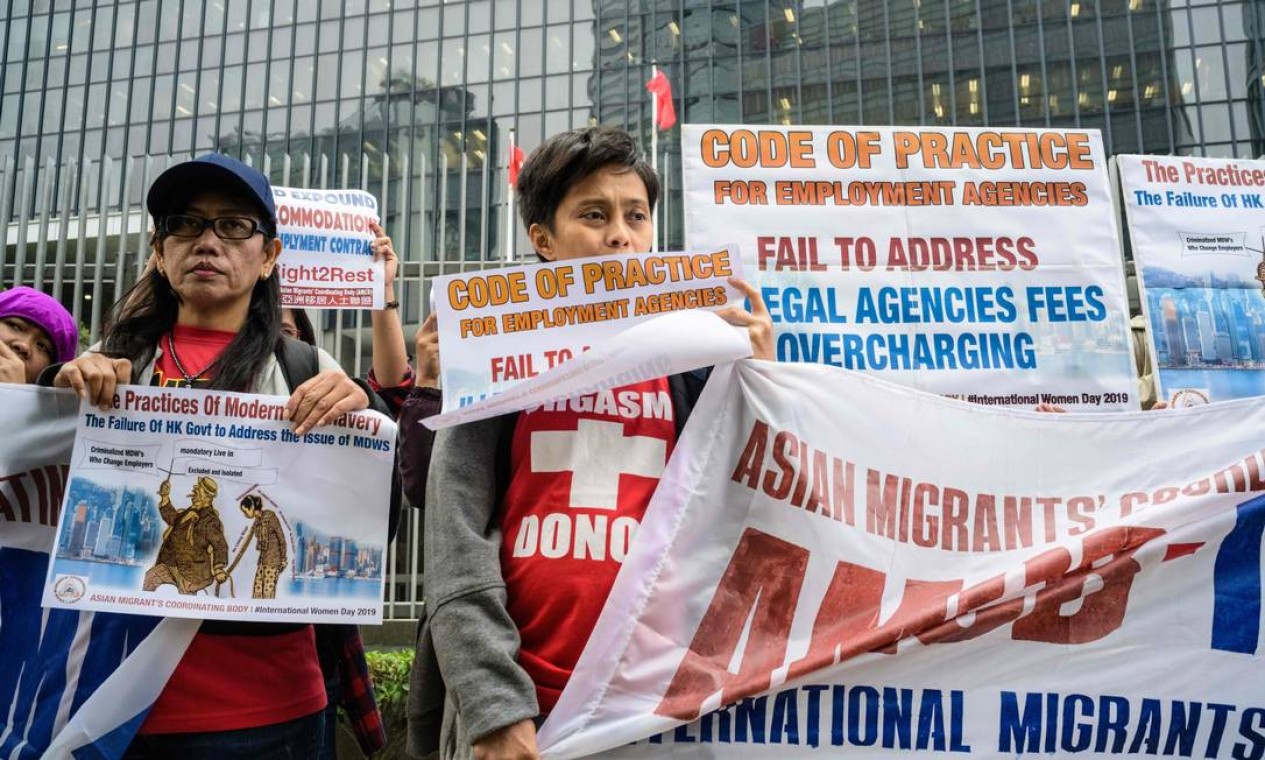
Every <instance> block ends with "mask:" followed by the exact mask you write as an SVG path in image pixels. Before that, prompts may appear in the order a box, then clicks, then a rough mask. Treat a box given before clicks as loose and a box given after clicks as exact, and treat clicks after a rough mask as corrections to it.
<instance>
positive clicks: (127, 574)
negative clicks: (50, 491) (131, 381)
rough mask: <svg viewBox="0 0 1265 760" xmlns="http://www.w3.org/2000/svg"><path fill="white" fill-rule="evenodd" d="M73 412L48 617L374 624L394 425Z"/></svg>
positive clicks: (367, 418)
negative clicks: (85, 613)
mask: <svg viewBox="0 0 1265 760" xmlns="http://www.w3.org/2000/svg"><path fill="white" fill-rule="evenodd" d="M116 404H117V405H116V406H115V408H114V409H113V410H112V411H110V412H106V413H102V412H100V411H99V410H97V409H95V408H94V407H90V406H86V405H85V406H84V407H82V408H81V410H80V414H79V421H78V426H77V429H76V438H75V450H74V454H73V457H72V459H71V469H70V473H69V479H68V481H67V486H66V495H65V499H64V502H63V506H62V510H61V514H62V518H61V521H60V523H59V530H58V534H57V542H56V549H55V551H56V554H55V557H54V559H53V562H52V565H51V567H50V568H49V573H48V580H47V585H46V588H45V592H44V603H45V604H47V605H49V606H55V607H68V608H72V609H92V610H111V611H122V612H137V613H145V614H151V615H164V616H174V617H196V618H216V619H224V620H274V621H282V620H284V621H296V622H334V621H340V622H367V623H371V622H378V621H380V620H381V618H382V588H383V585H382V584H383V563H384V560H385V557H386V539H387V520H388V507H389V502H390V489H391V467H392V466H393V450H394V441H395V425H394V423H392V422H391V421H390V420H388V419H386V418H385V417H383V416H382V415H380V414H377V413H374V412H354V413H350V414H346V415H343V416H342V417H340V418H339V419H338V421H336V422H335V423H334V424H332V425H329V426H327V427H323V428H320V429H317V430H313V431H310V432H308V433H305V434H304V435H303V436H302V437H299V436H296V435H294V433H293V431H292V429H291V428H292V426H291V423H289V422H287V421H284V420H283V419H282V411H283V409H284V404H285V399H284V398H282V397H275V396H255V395H249V394H239V393H224V392H214V391H190V390H188V389H168V388H146V387H133V386H127V387H123V388H121V389H120V391H119V393H118V394H117V395H116Z"/></svg>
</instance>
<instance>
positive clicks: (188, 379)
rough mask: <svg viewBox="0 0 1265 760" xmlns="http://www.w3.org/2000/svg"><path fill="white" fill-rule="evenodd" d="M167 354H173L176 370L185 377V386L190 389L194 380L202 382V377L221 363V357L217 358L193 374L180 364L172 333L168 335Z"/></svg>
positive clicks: (172, 358)
mask: <svg viewBox="0 0 1265 760" xmlns="http://www.w3.org/2000/svg"><path fill="white" fill-rule="evenodd" d="M167 353H169V354H171V360H172V361H173V362H175V364H176V369H177V370H178V371H179V372H180V374H181V375H182V376H183V377H184V382H185V385H186V386H188V387H190V388H192V387H193V381H194V380H201V379H202V376H203V375H205V374H206V373H207V371H208V370H210V369H211V368H212V367H214V366H215V362H217V361H219V357H218V356H217V357H216V358H215V359H213V360H212V361H211V363H210V364H208V365H206V366H205V367H203V368H202V369H200V370H198V371H197V372H194V373H192V374H191V373H190V372H189V371H188V370H186V369H185V368H184V365H183V364H181V363H180V356H179V355H177V354H176V341H175V340H173V339H172V337H171V333H167Z"/></svg>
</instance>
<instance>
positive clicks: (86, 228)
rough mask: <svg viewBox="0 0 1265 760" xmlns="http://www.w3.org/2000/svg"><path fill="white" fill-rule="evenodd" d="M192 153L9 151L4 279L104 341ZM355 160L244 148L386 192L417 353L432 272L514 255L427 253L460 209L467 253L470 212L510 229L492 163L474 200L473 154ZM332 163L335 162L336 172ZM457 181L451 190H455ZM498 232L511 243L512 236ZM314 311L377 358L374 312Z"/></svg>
mask: <svg viewBox="0 0 1265 760" xmlns="http://www.w3.org/2000/svg"><path fill="white" fill-rule="evenodd" d="M188 158H190V156H136V157H132V158H130V159H127V160H124V161H121V162H120V161H114V160H111V159H110V158H109V157H106V158H103V159H102V160H101V161H88V162H84V163H83V164H82V165H76V164H75V162H73V161H70V162H67V163H64V164H61V165H58V164H56V163H54V162H53V160H52V159H51V158H50V159H48V160H46V161H45V162H43V163H39V162H37V161H36V160H35V159H34V158H31V157H26V158H24V159H22V160H21V161H15V160H14V159H13V158H11V157H0V236H2V237H0V243H3V245H0V288H8V287H11V286H14V285H29V286H31V287H34V288H38V289H40V290H43V291H44V292H46V293H49V294H50V295H52V296H53V297H54V298H56V299H58V300H59V301H61V302H62V303H63V304H64V305H65V306H66V307H67V308H68V309H69V310H70V311H71V313H72V314H73V315H74V317H75V320H76V322H78V323H79V324H80V331H81V334H82V337H83V339H84V341H85V345H87V344H89V343H91V342H94V341H96V340H97V339H98V338H99V336H100V334H101V329H102V325H103V323H104V322H105V321H106V319H107V317H108V315H109V310H110V307H111V305H112V304H113V303H114V300H115V299H116V298H117V297H118V296H119V295H120V294H122V293H123V292H125V291H126V289H127V288H128V287H130V286H131V285H132V284H134V283H135V282H136V280H137V279H138V278H139V277H140V275H141V273H142V272H143V271H144V269H145V265H146V262H147V261H148V259H149V234H150V222H149V217H148V214H147V212H146V211H145V192H146V191H147V189H148V187H149V185H150V183H151V182H152V181H153V180H154V178H156V177H157V176H158V175H159V174H160V173H162V171H163V170H165V169H166V168H167V167H168V166H170V165H171V164H173V163H176V162H179V161H184V160H187V159H188ZM351 158H352V157H349V156H346V155H343V156H340V157H338V161H337V162H336V163H335V162H331V161H330V157H328V156H324V155H321V156H317V157H316V160H313V158H312V157H311V156H310V155H308V154H301V155H297V156H289V155H286V156H282V157H281V160H280V161H279V162H278V161H274V160H273V159H272V157H271V156H263V157H262V158H261V159H256V158H254V157H252V156H249V155H247V156H244V157H243V160H244V161H246V163H248V164H252V165H256V166H258V168H260V169H261V171H263V173H264V174H266V175H268V176H269V178H270V180H271V181H272V183H273V184H274V185H278V186H289V187H303V188H311V187H317V188H331V187H332V188H336V189H347V188H358V189H362V190H366V191H369V192H371V193H373V194H374V195H375V196H377V198H378V202H379V204H380V206H379V208H380V212H381V217H382V219H383V227H384V228H385V229H386V231H387V234H388V235H391V237H392V239H393V242H394V244H395V246H396V250H397V253H398V255H399V256H400V260H401V263H400V269H399V275H398V276H397V287H398V288H399V293H400V301H401V309H400V311H399V314H400V317H401V319H402V320H404V330H405V336H406V341H407V342H408V344H409V345H408V349H409V352H410V354H411V353H412V341H411V336H412V335H413V334H414V332H415V331H416V329H417V327H418V326H419V325H420V324H421V322H422V321H423V320H424V319H425V318H426V315H427V314H428V313H429V311H430V306H429V298H428V296H427V294H428V292H429V287H428V281H429V279H430V278H432V277H435V276H437V275H440V274H447V273H451V272H459V271H470V270H477V269H484V268H489V267H496V266H502V265H503V264H504V259H505V258H507V256H506V255H505V251H504V250H496V251H491V250H489V251H483V252H482V253H483V256H482V259H481V260H463V259H445V258H444V257H443V256H440V257H434V256H431V255H429V254H430V253H433V252H434V251H440V252H448V251H451V250H452V246H451V245H449V241H447V240H446V239H445V237H446V236H447V235H448V234H449V233H448V230H447V228H448V227H449V224H448V223H447V222H448V221H449V220H451V219H452V218H454V217H455V218H456V219H457V220H459V221H460V222H461V224H460V225H459V230H460V231H461V232H460V234H461V236H462V238H463V239H462V240H461V241H460V244H459V247H458V248H457V249H456V250H457V251H458V252H464V251H465V250H466V241H465V240H464V236H465V229H466V225H465V223H464V222H465V220H466V219H467V218H470V217H469V215H475V216H479V217H481V219H480V223H479V229H481V230H483V231H484V232H483V233H482V234H481V242H482V243H483V244H488V243H489V241H490V239H491V238H490V236H489V235H488V233H487V232H486V231H487V230H489V228H490V227H491V226H492V225H496V224H499V225H500V227H499V229H505V223H506V220H504V219H494V218H492V217H494V216H496V215H497V214H496V211H497V210H498V209H499V210H501V212H502V213H501V215H503V213H505V212H504V209H505V208H506V207H505V206H504V205H501V206H496V207H493V206H492V204H491V203H490V200H491V197H490V195H491V193H490V192H489V191H488V190H489V189H488V187H487V176H486V173H484V170H480V173H482V174H483V177H481V180H482V182H481V186H482V187H483V188H484V194H483V199H482V201H483V202H476V203H469V202H468V201H469V200H470V198H469V196H468V195H467V194H466V193H465V192H464V191H465V188H466V185H467V180H468V177H467V176H466V173H467V172H465V170H464V162H463V163H462V167H461V168H459V170H458V171H450V170H449V168H448V166H447V165H446V163H447V162H445V161H443V160H441V161H440V162H439V165H438V166H437V167H436V169H437V171H435V172H432V173H428V172H427V171H426V168H425V166H424V165H423V166H420V167H418V169H419V171H416V172H410V171H409V167H408V165H407V156H406V157H405V160H404V161H403V162H402V164H403V165H402V166H398V167H394V171H393V170H392V169H393V168H392V167H391V166H390V165H389V158H388V157H386V156H380V157H377V158H375V157H371V156H369V155H367V154H366V155H362V156H360V157H359V161H358V166H359V169H360V171H359V177H351V176H349V175H350V172H349V166H350V165H351V164H352V161H351ZM441 158H442V157H441ZM278 164H279V165H278ZM334 168H337V170H338V171H337V172H333V171H331V169H334ZM334 174H337V177H336V180H335V178H334V176H333V175H334ZM331 180H334V181H331ZM450 185H451V187H452V189H453V191H454V192H449V186H450ZM431 199H433V200H431ZM474 200H475V201H479V200H480V199H479V198H478V197H475V198H474ZM428 201H429V202H428ZM471 221H473V219H472V218H471ZM437 222H438V223H437ZM500 241H501V242H500V246H501V247H502V248H504V246H505V243H504V241H505V237H504V236H501V237H500ZM283 255H284V252H283ZM312 316H313V317H317V318H314V319H313V323H314V325H315V326H316V330H317V343H318V344H319V345H321V347H322V348H324V349H325V350H327V351H329V352H330V353H331V354H332V355H333V356H334V357H335V358H337V359H338V360H339V362H340V363H341V364H342V365H343V367H344V368H345V369H346V370H347V372H349V373H351V374H353V375H357V376H361V375H363V374H365V372H367V369H368V367H369V366H371V362H372V353H371V352H372V345H371V330H370V329H369V326H368V325H369V322H370V320H369V318H368V315H367V313H366V312H365V311H363V310H361V311H341V312H332V311H331V312H323V313H321V314H319V315H318V314H316V313H312ZM419 517H420V513H419V512H418V511H417V510H415V509H411V508H407V507H406V508H405V509H404V515H403V519H402V520H401V522H400V530H399V535H398V537H397V539H396V541H395V543H394V544H393V545H392V546H391V547H390V549H389V551H388V562H387V578H386V599H385V601H386V607H385V617H386V618H387V619H389V620H408V619H414V618H416V617H417V611H418V605H419V604H420V601H421V600H420V584H419V579H420V574H421V555H420V549H421V535H420V528H421V520H420V519H419Z"/></svg>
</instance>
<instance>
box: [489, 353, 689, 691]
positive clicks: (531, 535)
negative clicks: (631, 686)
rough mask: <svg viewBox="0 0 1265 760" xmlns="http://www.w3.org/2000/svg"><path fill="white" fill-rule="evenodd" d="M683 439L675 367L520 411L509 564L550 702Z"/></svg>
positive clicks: (525, 658) (505, 523) (508, 496)
mask: <svg viewBox="0 0 1265 760" xmlns="http://www.w3.org/2000/svg"><path fill="white" fill-rule="evenodd" d="M675 443H676V425H675V421H674V420H673V409H672V396H671V392H670V391H669V388H668V381H667V378H660V379H658V380H651V381H647V382H644V383H637V384H635V385H627V386H624V387H621V388H612V389H610V390H606V391H602V392H599V393H596V394H590V395H587V396H579V397H576V398H572V399H567V400H565V401H560V402H557V403H553V404H546V405H545V406H544V407H540V408H537V409H533V410H530V411H526V412H523V413H522V414H521V415H519V419H518V424H517V425H516V427H515V429H514V439H513V442H512V445H511V449H510V467H511V475H510V485H509V488H508V489H507V490H506V493H505V501H504V504H503V506H502V513H501V528H502V531H503V532H502V535H503V536H504V541H503V543H502V545H501V572H502V573H503V574H504V576H505V585H506V590H507V594H508V598H509V604H508V607H509V614H510V617H511V618H513V620H514V623H515V625H517V627H518V632H519V635H520V637H521V638H522V649H521V651H520V652H519V664H521V665H522V667H523V669H524V670H526V671H527V673H528V675H530V676H531V678H532V681H533V682H534V683H535V684H536V696H537V698H538V699H539V701H540V709H541V712H542V713H548V712H550V711H551V710H553V707H554V705H555V704H556V703H557V701H558V696H559V695H560V694H561V693H562V688H563V687H564V686H566V683H567V680H568V679H569V678H570V677H571V671H572V670H574V669H575V663H576V661H577V660H579V658H580V652H581V651H582V650H583V649H584V645H585V643H586V642H587V641H588V638H589V634H590V633H592V631H593V626H594V625H595V624H596V623H597V618H598V615H599V614H600V613H601V611H602V606H603V605H604V604H605V603H606V597H607V596H608V595H609V594H610V590H611V586H612V585H613V584H614V582H615V575H616V574H617V573H618V572H619V566H620V564H621V563H622V562H623V560H624V557H625V556H626V555H627V552H628V549H629V546H630V544H631V543H632V537H633V533H634V532H635V531H636V529H637V525H638V524H639V522H640V521H641V517H642V515H643V514H644V513H645V511H646V506H647V505H648V504H649V503H650V496H651V495H652V494H653V493H654V489H655V487H656V486H657V485H658V483H659V477H660V476H661V475H662V474H663V467H664V465H666V464H667V461H668V457H669V456H670V455H671V453H672V447H673V445H675Z"/></svg>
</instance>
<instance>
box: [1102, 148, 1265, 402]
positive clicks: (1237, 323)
mask: <svg viewBox="0 0 1265 760" xmlns="http://www.w3.org/2000/svg"><path fill="white" fill-rule="evenodd" d="M1116 165H1117V168H1118V171H1119V174H1120V184H1121V196H1122V198H1123V200H1124V207H1125V213H1126V216H1127V217H1128V227H1129V239H1130V241H1131V243H1132V245H1133V260H1134V263H1135V265H1136V267H1137V272H1138V281H1139V284H1140V287H1141V293H1142V308H1143V312H1144V314H1145V315H1146V319H1147V326H1148V327H1149V328H1150V337H1151V341H1150V347H1149V349H1150V351H1151V357H1152V366H1154V367H1155V368H1156V370H1157V372H1156V377H1157V383H1158V386H1159V387H1158V388H1157V393H1158V397H1159V398H1161V399H1164V400H1167V401H1168V402H1169V404H1170V405H1173V406H1191V405H1196V404H1206V403H1208V402H1209V401H1222V400H1225V399H1234V398H1244V397H1247V396H1259V395H1262V394H1265V298H1263V297H1262V289H1263V288H1265V161H1230V160H1223V159H1214V158H1192V157H1185V156H1176V157H1170V156H1117V157H1116Z"/></svg>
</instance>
